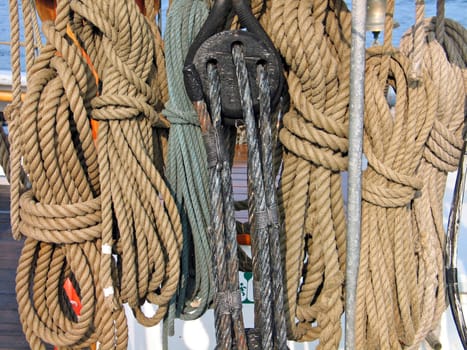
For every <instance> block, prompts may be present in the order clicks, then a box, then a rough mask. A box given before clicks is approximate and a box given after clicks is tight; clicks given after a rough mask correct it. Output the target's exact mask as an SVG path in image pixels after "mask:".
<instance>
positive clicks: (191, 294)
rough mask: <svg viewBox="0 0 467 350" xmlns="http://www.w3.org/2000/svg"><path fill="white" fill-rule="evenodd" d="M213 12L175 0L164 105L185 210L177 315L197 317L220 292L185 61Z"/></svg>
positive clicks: (171, 171) (170, 166)
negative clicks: (167, 100)
mask: <svg viewBox="0 0 467 350" xmlns="http://www.w3.org/2000/svg"><path fill="white" fill-rule="evenodd" d="M207 15H208V9H207V7H206V4H205V2H204V1H200V0H197V1H185V0H177V1H174V2H173V3H172V5H171V7H170V10H169V13H168V16H167V27H166V34H165V44H166V46H165V50H166V51H165V52H166V55H167V59H166V62H167V77H168V84H169V95H170V99H169V102H168V103H167V105H166V108H165V110H164V114H165V115H166V116H167V117H168V119H169V121H170V123H171V127H170V135H169V143H168V160H167V171H166V174H167V179H168V181H169V183H170V187H171V189H172V190H173V191H174V193H175V198H176V200H177V202H178V207H179V208H180V213H181V215H182V219H184V220H182V223H183V232H184V241H183V242H184V246H183V255H182V280H181V281H180V287H179V292H178V294H177V310H176V314H175V315H176V316H177V317H180V318H182V319H187V320H190V319H196V318H198V317H200V316H201V315H202V314H204V312H205V311H206V310H207V308H208V307H209V306H210V305H211V303H212V300H213V295H214V281H213V272H212V260H211V259H212V257H211V244H212V243H211V242H210V241H209V240H208V239H209V237H208V236H207V227H208V225H209V222H210V217H209V187H208V172H207V168H208V166H207V156H206V150H205V148H204V143H203V139H202V135H201V129H200V126H199V120H198V115H197V114H196V112H195V110H194V108H193V105H192V103H191V101H190V99H189V98H188V96H187V95H186V92H185V86H184V82H183V73H182V68H183V63H184V59H185V56H186V54H187V52H188V49H189V47H190V44H191V42H192V41H193V40H194V38H195V36H196V34H197V33H198V31H199V29H200V27H201V25H202V24H203V23H204V21H205V20H206V18H207Z"/></svg>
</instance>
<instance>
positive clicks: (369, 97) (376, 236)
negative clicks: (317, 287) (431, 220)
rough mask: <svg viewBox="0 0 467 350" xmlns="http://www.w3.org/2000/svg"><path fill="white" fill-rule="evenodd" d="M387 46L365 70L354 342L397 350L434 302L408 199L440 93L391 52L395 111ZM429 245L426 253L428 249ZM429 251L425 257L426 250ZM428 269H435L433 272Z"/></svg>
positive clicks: (417, 184)
mask: <svg viewBox="0 0 467 350" xmlns="http://www.w3.org/2000/svg"><path fill="white" fill-rule="evenodd" d="M387 52H388V51H387V50H386V49H384V48H381V47H380V48H374V49H372V50H371V51H370V52H369V53H370V56H369V58H368V59H367V63H366V65H367V68H366V75H365V94H366V101H365V135H364V151H365V155H366V157H367V159H368V169H366V170H365V171H364V174H363V191H362V197H363V205H362V238H361V240H362V241H361V251H360V268H359V276H358V289H357V303H358V304H357V324H356V331H357V347H358V348H362V349H373V348H375V349H376V348H381V349H386V348H390V349H397V348H401V347H402V345H406V346H411V345H414V343H415V342H416V341H419V340H418V339H416V335H417V334H418V332H419V330H420V327H424V326H423V315H425V314H426V313H429V312H430V311H429V310H426V308H427V307H431V306H432V305H433V304H431V305H430V303H429V302H427V303H426V304H425V299H426V300H430V298H431V300H433V299H434V295H432V294H430V293H435V291H436V288H434V284H435V283H434V281H433V278H434V274H433V273H432V272H431V271H428V272H427V270H429V269H430V268H432V267H433V266H432V265H430V264H432V263H433V259H434V257H433V255H430V254H432V248H431V246H430V245H432V244H433V243H432V242H431V241H430V240H428V238H427V237H425V236H424V234H422V235H421V236H420V235H419V234H418V232H416V231H415V229H414V227H413V225H412V223H411V215H412V211H411V204H412V201H413V199H414V198H415V196H417V195H418V193H419V191H420V190H421V191H423V190H424V183H423V181H422V179H421V178H420V177H418V176H417V168H418V167H419V163H420V159H421V156H422V154H423V148H424V144H425V142H426V139H427V137H428V134H429V132H430V130H431V127H432V125H433V121H434V112H435V108H436V100H435V90H434V89H433V87H432V83H431V80H430V78H429V77H428V76H427V75H426V74H424V75H423V82H424V83H423V85H421V84H418V85H417V86H409V85H410V84H412V82H413V81H412V80H411V79H410V77H409V74H410V70H411V64H410V61H409V60H408V59H407V58H406V57H405V56H403V55H401V54H398V53H396V52H394V53H393V54H392V55H391V56H390V60H389V64H390V66H389V70H388V73H389V75H388V78H387V79H388V84H389V85H390V86H392V87H393V88H394V90H395V91H396V105H395V110H394V112H391V111H390V109H389V106H388V103H387V102H386V97H385V86H384V85H381V78H380V77H379V76H378V74H379V72H380V70H381V68H380V67H379V65H380V64H383V59H382V57H381V56H382V53H383V55H384V54H387ZM427 245H428V248H429V249H428V250H426V251H425V250H424V251H422V250H421V248H420V247H421V246H427ZM425 252H426V254H425ZM430 272H431V273H430Z"/></svg>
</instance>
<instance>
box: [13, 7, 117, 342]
mask: <svg viewBox="0 0 467 350" xmlns="http://www.w3.org/2000/svg"><path fill="white" fill-rule="evenodd" d="M57 10H58V11H57V18H56V20H55V23H51V22H44V23H43V31H44V35H45V37H46V38H47V44H46V45H45V46H44V47H43V49H42V50H41V53H40V55H39V56H38V57H37V59H36V62H35V63H34V65H33V66H32V67H31V69H30V71H29V73H30V79H29V82H28V89H29V90H28V93H27V95H26V97H25V101H24V105H23V108H22V109H21V115H20V119H19V126H18V129H15V128H13V130H10V133H13V135H12V136H13V138H14V139H16V138H17V139H18V142H19V143H20V145H21V155H22V157H23V161H24V167H25V170H26V172H27V174H28V176H29V181H30V182H31V186H32V189H31V190H30V191H27V192H25V193H23V194H22V195H21V199H20V211H19V214H20V219H21V220H20V222H19V225H18V228H19V232H21V234H22V235H24V236H26V241H25V243H24V247H23V250H22V254H21V257H20V260H19V263H18V271H17V277H16V293H17V299H18V308H19V313H20V319H21V322H22V324H23V331H24V333H25V335H26V338H27V340H28V342H29V344H30V346H31V348H33V349H45V345H44V342H46V343H49V344H54V345H57V346H60V347H76V346H79V347H84V346H88V345H89V344H91V343H95V342H96V341H97V340H99V341H100V342H101V343H102V344H103V345H104V347H106V348H111V347H113V345H114V343H115V337H114V333H116V334H117V336H118V341H119V342H120V344H121V347H122V348H123V347H125V346H126V329H125V325H126V323H125V320H124V317H125V316H124V313H123V311H122V310H120V311H119V312H114V313H113V315H112V314H110V312H109V311H108V310H107V309H105V308H104V307H103V305H104V295H103V292H102V290H101V289H100V288H99V287H98V286H99V278H98V276H99V262H100V240H99V239H98V238H99V236H100V231H101V229H100V227H101V225H100V222H101V218H100V213H101V210H100V209H101V208H100V198H99V192H100V191H99V181H98V168H97V154H96V152H95V147H94V143H93V140H92V136H91V128H90V125H89V120H88V115H89V112H90V103H89V102H90V99H91V98H92V97H94V96H95V95H96V91H97V89H96V84H95V82H94V77H93V76H92V74H91V71H90V70H89V69H88V68H87V64H86V62H85V61H84V58H83V57H82V55H81V53H80V52H79V48H78V47H77V46H75V45H74V44H73V43H72V42H71V38H70V37H69V36H68V34H67V23H68V14H69V7H68V4H67V2H61V3H59V7H58V9H57ZM13 186H14V184H12V187H13ZM66 278H69V279H71V280H72V281H73V282H74V287H75V289H77V291H78V293H79V295H80V299H81V303H82V310H81V314H80V317H79V318H76V315H74V313H72V312H71V308H70V304H69V301H68V300H67V298H65V297H64V294H63V283H64V280H65V279H66ZM114 321H115V322H116V324H117V325H118V327H117V329H114V328H115V326H114ZM95 326H97V327H96V328H94V327H95ZM109 329H112V331H110V332H107V333H106V332H105V330H109Z"/></svg>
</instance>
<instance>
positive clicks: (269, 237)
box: [232, 45, 287, 349]
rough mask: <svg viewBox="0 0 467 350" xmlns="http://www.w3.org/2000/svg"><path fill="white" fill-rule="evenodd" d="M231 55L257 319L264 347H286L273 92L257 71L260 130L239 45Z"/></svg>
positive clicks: (261, 74) (260, 67)
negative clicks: (244, 156)
mask: <svg viewBox="0 0 467 350" xmlns="http://www.w3.org/2000/svg"><path fill="white" fill-rule="evenodd" d="M232 57H233V60H234V63H235V66H236V75H237V79H238V87H239V92H240V96H241V102H242V109H243V115H244V121H245V126H246V134H247V144H248V172H249V175H248V177H249V178H248V181H249V183H250V186H251V193H252V195H251V202H252V203H251V205H250V209H251V208H254V211H253V212H252V213H250V216H251V219H250V220H251V221H253V222H254V224H253V225H252V228H253V230H252V253H253V273H254V275H255V281H256V283H255V284H254V288H255V289H256V290H255V292H254V296H255V304H258V305H259V306H258V307H256V305H255V307H256V308H255V311H256V312H257V313H258V312H259V313H260V315H259V317H257V318H256V319H255V322H258V323H259V324H256V327H258V328H259V330H260V334H261V344H262V348H263V349H270V348H278V349H287V329H286V323H285V317H284V294H283V272H282V265H281V254H280V245H279V235H280V233H279V228H280V225H279V217H278V208H277V204H276V203H277V201H276V195H275V177H274V171H273V154H272V151H273V150H272V132H271V124H270V123H271V121H270V120H269V118H270V116H271V106H270V102H271V101H270V99H271V94H270V91H269V85H268V80H267V75H266V71H265V67H264V66H263V65H261V64H259V65H258V68H257V80H258V84H259V87H260V89H259V90H260V95H259V98H260V112H259V118H258V119H259V127H257V126H256V121H255V114H254V111H253V107H252V99H251V93H250V85H249V84H250V83H249V80H248V72H247V68H246V64H245V59H244V57H243V49H242V46H241V45H234V46H233V48H232Z"/></svg>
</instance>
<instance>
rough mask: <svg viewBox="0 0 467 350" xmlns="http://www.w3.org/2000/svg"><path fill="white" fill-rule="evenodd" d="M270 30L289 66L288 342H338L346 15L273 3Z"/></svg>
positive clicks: (337, 5) (334, 8)
mask: <svg viewBox="0 0 467 350" xmlns="http://www.w3.org/2000/svg"><path fill="white" fill-rule="evenodd" d="M269 23H270V26H269V28H268V31H269V33H270V35H271V38H272V40H273V42H274V44H275V46H276V47H277V48H278V49H279V51H280V52H281V54H282V56H283V57H284V58H285V62H286V64H287V65H288V76H287V80H288V84H289V93H290V100H291V107H290V109H289V111H288V112H287V113H285V115H284V118H283V124H284V127H283V128H282V129H281V131H280V140H281V142H282V144H283V147H284V154H283V171H282V175H281V186H280V193H279V204H280V209H281V211H282V215H283V220H284V223H285V229H284V231H285V234H284V237H283V240H282V242H281V243H282V249H283V256H284V264H285V276H284V278H285V290H286V293H287V295H286V301H285V307H286V315H287V327H288V333H289V339H294V340H300V341H313V340H317V339H319V347H320V348H325V349H335V348H337V347H338V344H339V340H340V337H341V327H340V318H341V314H342V312H343V300H342V293H343V279H344V277H343V276H344V269H345V266H344V265H345V217H344V203H343V198H342V192H341V177H340V172H341V171H343V170H345V169H346V166H347V165H346V161H347V160H346V152H347V120H348V100H349V77H348V72H349V65H350V40H349V39H350V12H349V11H348V10H347V8H346V6H345V4H344V3H343V2H341V1H325V2H322V1H292V2H291V1H273V2H271V4H270V20H269Z"/></svg>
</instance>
